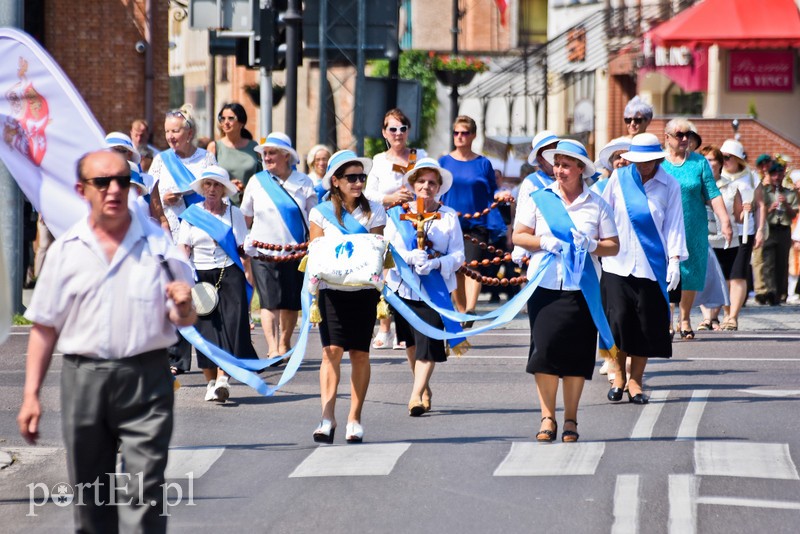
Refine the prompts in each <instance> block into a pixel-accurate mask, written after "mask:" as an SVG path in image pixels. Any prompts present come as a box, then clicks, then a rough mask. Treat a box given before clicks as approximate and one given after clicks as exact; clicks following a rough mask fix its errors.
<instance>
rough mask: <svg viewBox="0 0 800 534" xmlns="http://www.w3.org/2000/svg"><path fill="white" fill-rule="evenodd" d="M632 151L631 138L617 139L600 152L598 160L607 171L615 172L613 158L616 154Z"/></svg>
mask: <svg viewBox="0 0 800 534" xmlns="http://www.w3.org/2000/svg"><path fill="white" fill-rule="evenodd" d="M630 149H631V140H630V138H629V137H617V138H616V139H612V140H611V141H609V143H608V144H607V145H606V146H604V147H603V148H602V149H601V150H600V155H598V156H597V160H598V161H599V162H600V165H602V166H603V167H604V168H605V169H607V170H609V171H613V170H614V165H613V164H612V163H611V156H613V155H614V152H619V151H621V150H622V151H628V150H630Z"/></svg>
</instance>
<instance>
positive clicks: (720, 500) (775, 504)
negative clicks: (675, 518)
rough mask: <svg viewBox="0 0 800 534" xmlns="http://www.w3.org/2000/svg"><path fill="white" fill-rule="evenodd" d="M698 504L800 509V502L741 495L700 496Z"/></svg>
mask: <svg viewBox="0 0 800 534" xmlns="http://www.w3.org/2000/svg"><path fill="white" fill-rule="evenodd" d="M697 504H714V505H718V506H744V507H747V508H772V509H773V510H800V502H788V501H767V500H764V499H744V498H741V497H700V498H698V499H697Z"/></svg>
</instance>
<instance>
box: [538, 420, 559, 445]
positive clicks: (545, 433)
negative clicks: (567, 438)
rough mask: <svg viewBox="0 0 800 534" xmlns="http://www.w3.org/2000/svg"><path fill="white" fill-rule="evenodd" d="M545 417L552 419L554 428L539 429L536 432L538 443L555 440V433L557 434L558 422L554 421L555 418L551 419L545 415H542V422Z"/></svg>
mask: <svg viewBox="0 0 800 534" xmlns="http://www.w3.org/2000/svg"><path fill="white" fill-rule="evenodd" d="M545 419H549V420H550V421H552V422H553V425H554V428H553V430H540V431H539V432H537V433H536V441H538V442H539V443H548V442H551V441H555V439H556V434H558V423H557V422H556V420H555V419H553V418H552V417H548V416H545V417H542V422H544V420H545Z"/></svg>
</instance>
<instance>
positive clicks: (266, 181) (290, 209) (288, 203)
mask: <svg viewBox="0 0 800 534" xmlns="http://www.w3.org/2000/svg"><path fill="white" fill-rule="evenodd" d="M255 177H256V178H257V179H258V182H259V183H260V184H261V187H263V188H264V191H266V192H267V195H269V198H270V199H272V202H273V204H275V208H277V210H278V213H280V214H281V218H282V219H283V222H284V223H286V227H287V228H288V229H289V232H290V233H291V234H292V238H293V239H294V240H295V242H297V243H302V242H304V241H305V240H306V227H305V220H304V218H303V213H302V211H300V206H298V205H297V203H296V202H295V200H294V199H293V198H292V196H291V195H290V194H289V192H288V191H287V190H286V189H284V188H283V187H281V184H279V183H278V181H277V180H276V179H275V178H274V177H273V176H272V175H271V174H270V173H268V172H267V171H261V172H259V173H257V174H256V175H255Z"/></svg>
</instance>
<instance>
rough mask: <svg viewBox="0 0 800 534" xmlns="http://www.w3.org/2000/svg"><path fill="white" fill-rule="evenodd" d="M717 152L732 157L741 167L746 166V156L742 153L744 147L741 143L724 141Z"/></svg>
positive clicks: (729, 140)
mask: <svg viewBox="0 0 800 534" xmlns="http://www.w3.org/2000/svg"><path fill="white" fill-rule="evenodd" d="M719 151H720V152H722V153H723V154H728V155H729V156H733V157H735V158H736V159H738V160H739V161H740V162H741V163H742V165H747V161H746V160H745V158H746V156H745V153H744V146H743V145H742V143H740V142H739V141H737V140H735V139H726V140H725V142H724V143H722V146H721V147H719Z"/></svg>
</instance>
